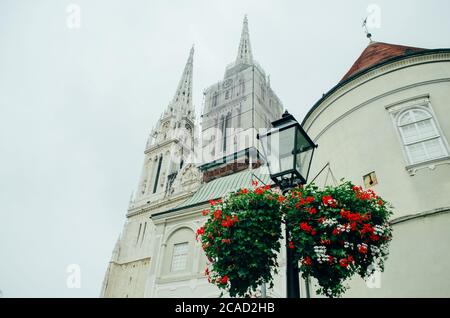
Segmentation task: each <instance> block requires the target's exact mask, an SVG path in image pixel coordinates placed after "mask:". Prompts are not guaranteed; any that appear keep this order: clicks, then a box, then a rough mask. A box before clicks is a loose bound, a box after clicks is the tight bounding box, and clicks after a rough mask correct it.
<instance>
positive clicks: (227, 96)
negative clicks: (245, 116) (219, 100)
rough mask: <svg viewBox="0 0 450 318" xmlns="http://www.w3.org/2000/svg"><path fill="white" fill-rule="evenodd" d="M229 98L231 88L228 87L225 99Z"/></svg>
mask: <svg viewBox="0 0 450 318" xmlns="http://www.w3.org/2000/svg"><path fill="white" fill-rule="evenodd" d="M229 98H230V90H229V89H227V90H226V91H225V99H229Z"/></svg>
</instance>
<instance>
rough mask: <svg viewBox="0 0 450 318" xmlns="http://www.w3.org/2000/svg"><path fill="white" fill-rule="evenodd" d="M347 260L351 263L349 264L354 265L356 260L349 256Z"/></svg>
mask: <svg viewBox="0 0 450 318" xmlns="http://www.w3.org/2000/svg"><path fill="white" fill-rule="evenodd" d="M347 260H348V261H349V263H353V262H354V261H355V260H354V259H353V256H351V255H349V256H348V257H347Z"/></svg>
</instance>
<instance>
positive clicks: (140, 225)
mask: <svg viewBox="0 0 450 318" xmlns="http://www.w3.org/2000/svg"><path fill="white" fill-rule="evenodd" d="M141 229H142V223H139V231H138V235H137V238H136V244H137V243H138V241H139V237H140V236H141Z"/></svg>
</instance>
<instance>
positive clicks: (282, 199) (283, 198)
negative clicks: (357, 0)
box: [278, 195, 286, 203]
mask: <svg viewBox="0 0 450 318" xmlns="http://www.w3.org/2000/svg"><path fill="white" fill-rule="evenodd" d="M284 200H286V198H285V197H284V196H282V195H280V196H279V197H278V202H280V203H282V202H283V201H284Z"/></svg>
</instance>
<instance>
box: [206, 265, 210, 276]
mask: <svg viewBox="0 0 450 318" xmlns="http://www.w3.org/2000/svg"><path fill="white" fill-rule="evenodd" d="M205 276H209V268H208V267H206V268H205Z"/></svg>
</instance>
